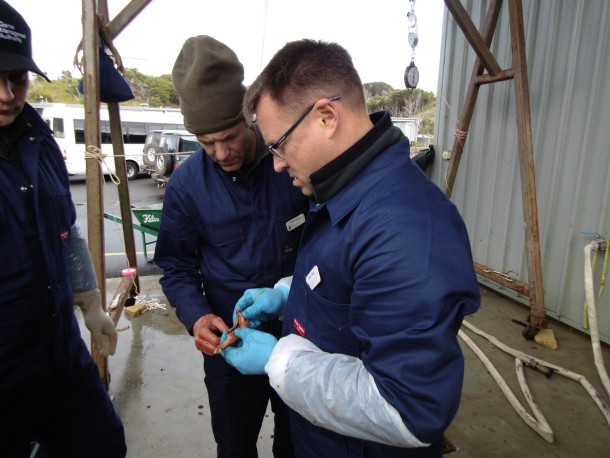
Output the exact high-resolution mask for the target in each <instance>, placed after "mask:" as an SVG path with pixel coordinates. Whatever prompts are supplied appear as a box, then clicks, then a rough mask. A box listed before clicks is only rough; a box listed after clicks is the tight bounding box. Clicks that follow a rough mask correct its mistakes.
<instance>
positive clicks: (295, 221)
mask: <svg viewBox="0 0 610 458" xmlns="http://www.w3.org/2000/svg"><path fill="white" fill-rule="evenodd" d="M304 223H305V215H304V214H303V213H301V214H300V215H299V216H295V217H294V218H292V219H291V220H290V221H286V229H288V232H290V231H294V230H295V229H296V228H297V227H299V226H302V225H303V224H304Z"/></svg>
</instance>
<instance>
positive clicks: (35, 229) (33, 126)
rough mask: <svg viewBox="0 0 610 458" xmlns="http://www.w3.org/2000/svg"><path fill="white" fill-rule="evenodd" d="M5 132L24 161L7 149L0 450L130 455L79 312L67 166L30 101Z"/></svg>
mask: <svg viewBox="0 0 610 458" xmlns="http://www.w3.org/2000/svg"><path fill="white" fill-rule="evenodd" d="M28 123H29V124H28ZM8 129H11V130H10V131H9V130H8ZM8 129H7V128H5V130H6V132H7V133H9V135H10V136H11V137H12V138H13V142H12V144H13V147H9V148H7V149H12V150H13V151H15V149H16V150H18V151H19V157H20V162H21V166H19V165H18V164H17V163H15V162H13V161H11V160H9V159H8V158H7V157H6V155H5V154H3V155H0V265H1V266H2V268H1V269H0V374H1V375H0V455H2V456H11V457H12V456H16V457H21V456H28V455H27V450H28V447H29V442H30V441H33V440H38V441H39V442H40V443H41V444H42V446H43V447H44V448H45V450H46V451H47V453H49V454H50V455H51V456H61V457H62V458H63V457H75V458H76V457H79V458H82V457H85V456H86V457H100V458H102V457H103V458H114V457H123V456H125V454H126V446H125V436H124V432H123V425H122V423H121V421H120V419H119V418H118V416H117V415H116V413H115V411H114V407H113V405H112V402H111V401H110V398H109V396H108V393H107V392H106V388H105V386H104V384H103V383H102V381H101V379H100V376H99V372H98V369H97V366H96V364H95V363H94V361H93V360H92V358H91V355H90V354H89V351H88V350H87V347H86V346H85V343H84V342H83V340H82V338H81V335H80V330H79V326H78V323H77V321H76V317H75V315H74V304H73V299H72V288H71V285H70V274H69V267H68V248H69V244H70V228H71V226H72V225H73V223H74V220H75V217H76V213H75V210H74V205H73V203H72V200H71V195H70V189H69V181H68V174H67V172H66V166H65V164H64V162H63V158H62V156H61V152H60V151H59V148H58V147H57V144H56V143H55V140H54V139H53V136H52V133H51V131H50V129H49V127H48V126H47V125H46V124H45V123H44V121H43V120H42V119H41V118H40V117H39V116H38V114H37V113H36V111H35V110H34V109H33V108H32V107H31V106H30V105H27V104H26V105H25V107H24V110H23V112H22V115H21V116H20V117H18V118H17V120H16V121H15V122H14V123H13V126H11V127H10V128H8ZM15 142H16V143H15ZM15 145H16V148H15ZM5 146H6V145H5Z"/></svg>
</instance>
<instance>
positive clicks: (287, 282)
mask: <svg viewBox="0 0 610 458" xmlns="http://www.w3.org/2000/svg"><path fill="white" fill-rule="evenodd" d="M278 286H285V287H286V288H288V289H290V287H291V286H292V275H291V276H290V277H284V278H280V279H279V280H278V281H277V283H276V284H275V285H273V287H274V288H277V287H278Z"/></svg>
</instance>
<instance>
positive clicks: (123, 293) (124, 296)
mask: <svg viewBox="0 0 610 458" xmlns="http://www.w3.org/2000/svg"><path fill="white" fill-rule="evenodd" d="M133 279H134V277H123V278H122V280H121V283H119V286H118V288H117V290H116V292H115V293H114V296H113V298H112V300H111V301H110V304H109V306H108V314H109V315H110V319H111V320H112V321H113V322H114V324H115V326H116V324H117V323H118V322H119V319H120V318H121V314H122V313H123V309H124V308H125V307H126V306H129V305H132V304H133V303H134V294H135V283H134V281H133Z"/></svg>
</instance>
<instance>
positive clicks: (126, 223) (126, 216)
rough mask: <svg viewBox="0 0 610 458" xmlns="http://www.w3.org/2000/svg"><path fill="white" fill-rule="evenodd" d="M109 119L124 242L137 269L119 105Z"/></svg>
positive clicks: (110, 109) (110, 107)
mask: <svg viewBox="0 0 610 458" xmlns="http://www.w3.org/2000/svg"><path fill="white" fill-rule="evenodd" d="M108 117H109V119H110V132H111V135H112V149H113V152H114V166H115V169H116V175H117V177H118V178H119V184H118V185H117V188H118V189H117V191H118V194H119V206H120V208H121V218H122V223H123V224H122V227H123V240H124V241H125V253H126V254H127V262H128V263H129V267H134V268H136V269H137V267H138V260H137V256H136V242H135V234H134V231H133V218H132V214H131V204H130V202H131V200H130V198H129V186H128V183H127V165H126V162H125V146H124V145H123V132H122V128H121V112H120V109H119V104H118V103H109V104H108ZM135 283H136V287H137V288H138V290H139V289H140V284H139V283H140V277H139V276H138V277H136V278H135Z"/></svg>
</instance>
